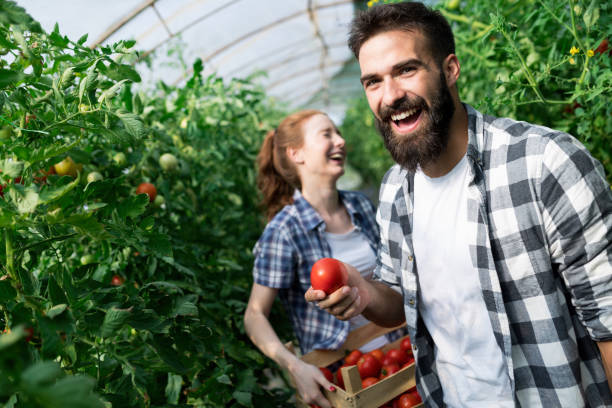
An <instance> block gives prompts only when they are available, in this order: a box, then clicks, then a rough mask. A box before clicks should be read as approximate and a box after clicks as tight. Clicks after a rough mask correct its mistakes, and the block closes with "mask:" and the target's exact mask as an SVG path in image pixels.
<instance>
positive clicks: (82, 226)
mask: <svg viewBox="0 0 612 408" xmlns="http://www.w3.org/2000/svg"><path fill="white" fill-rule="evenodd" d="M62 223H65V224H69V225H72V226H74V227H75V228H76V229H77V230H78V231H79V232H81V233H83V234H87V235H89V236H90V237H92V238H95V239H104V238H105V237H108V233H106V231H104V225H102V224H100V223H99V222H98V221H96V219H95V218H94V217H93V215H92V214H91V213H89V214H77V215H71V216H70V217H68V218H65V219H63V220H62Z"/></svg>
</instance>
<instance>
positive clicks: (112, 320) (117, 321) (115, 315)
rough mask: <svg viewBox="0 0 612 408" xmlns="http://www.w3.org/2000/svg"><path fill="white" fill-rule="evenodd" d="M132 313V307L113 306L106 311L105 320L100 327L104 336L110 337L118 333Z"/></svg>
mask: <svg viewBox="0 0 612 408" xmlns="http://www.w3.org/2000/svg"><path fill="white" fill-rule="evenodd" d="M131 314H132V309H131V308H129V309H117V308H114V307H113V308H112V309H110V310H108V311H107V312H106V316H104V322H102V327H101V328H100V335H101V336H102V337H110V336H113V335H115V334H116V333H117V331H118V330H119V329H121V327H122V326H123V325H124V324H125V323H126V322H127V320H128V319H129V318H130V316H131Z"/></svg>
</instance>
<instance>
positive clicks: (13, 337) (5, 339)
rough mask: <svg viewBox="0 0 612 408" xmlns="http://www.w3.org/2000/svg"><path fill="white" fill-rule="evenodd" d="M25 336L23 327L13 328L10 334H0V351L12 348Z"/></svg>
mask: <svg viewBox="0 0 612 408" xmlns="http://www.w3.org/2000/svg"><path fill="white" fill-rule="evenodd" d="M25 336H26V333H25V331H24V330H23V326H17V327H13V329H11V332H10V333H5V334H0V351H2V350H4V349H6V348H8V347H10V346H12V345H13V344H15V343H17V342H18V341H19V340H21V339H22V338H24V337H25Z"/></svg>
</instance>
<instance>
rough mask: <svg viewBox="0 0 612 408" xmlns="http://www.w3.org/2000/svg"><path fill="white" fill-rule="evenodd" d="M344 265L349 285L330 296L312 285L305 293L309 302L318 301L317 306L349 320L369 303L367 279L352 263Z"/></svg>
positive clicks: (341, 318) (339, 317)
mask: <svg viewBox="0 0 612 408" xmlns="http://www.w3.org/2000/svg"><path fill="white" fill-rule="evenodd" d="M344 266H345V267H346V270H347V272H348V275H349V279H348V285H347V286H343V287H341V288H340V289H338V290H336V291H335V292H333V293H330V294H329V296H327V295H326V294H325V292H323V291H322V290H314V289H313V288H312V286H311V287H310V288H309V289H308V291H306V293H305V294H304V298H305V299H306V301H307V302H316V304H317V306H319V307H320V308H321V309H323V310H325V311H326V312H328V313H330V314H332V315H334V316H336V317H337V318H338V319H340V320H348V319H350V318H352V317H355V316H357V315H359V314H361V313H362V312H363V310H364V309H365V308H366V306H367V305H368V303H369V296H368V295H369V294H368V290H367V281H366V280H365V279H364V278H363V277H362V276H361V274H360V273H359V271H358V270H357V269H355V268H354V267H352V266H351V265H348V264H344Z"/></svg>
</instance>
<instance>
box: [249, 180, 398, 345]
mask: <svg viewBox="0 0 612 408" xmlns="http://www.w3.org/2000/svg"><path fill="white" fill-rule="evenodd" d="M339 195H340V200H341V201H342V203H343V204H344V207H345V208H346V210H347V212H348V213H349V215H350V217H351V220H352V222H353V225H354V226H355V228H356V229H357V230H358V231H361V232H362V233H363V235H364V236H365V237H366V239H367V241H368V243H369V244H370V246H371V247H372V250H374V252H375V253H376V252H377V251H378V246H379V230H378V225H377V224H376V218H375V211H376V209H375V208H374V206H373V205H372V203H371V202H370V201H369V200H368V199H367V197H366V196H365V195H363V194H361V193H357V192H353V191H340V192H339ZM324 232H325V223H324V221H323V219H322V218H321V216H320V215H319V214H318V213H317V212H316V211H315V210H314V208H312V206H311V205H310V204H309V203H308V201H306V200H305V199H304V197H302V195H301V194H300V193H299V192H297V193H296V195H295V196H294V203H293V204H292V205H287V206H285V207H284V208H283V209H282V210H281V211H280V212H279V213H278V214H276V216H275V217H274V218H273V219H272V220H271V221H270V222H269V223H268V225H267V226H266V228H265V230H264V232H263V234H262V235H261V237H260V238H259V240H258V241H257V243H256V244H255V248H254V249H253V254H254V255H255V264H254V267H253V278H254V281H255V283H258V284H260V285H263V286H267V287H271V288H278V289H279V292H278V293H279V298H280V300H281V302H282V304H283V306H284V307H285V310H286V311H287V313H288V315H289V316H290V319H291V324H292V326H293V330H294V332H295V334H296V336H297V339H298V341H299V344H300V349H301V350H302V353H308V352H310V351H312V350H314V349H337V348H338V347H340V346H341V345H342V344H343V343H344V341H345V340H346V336H347V335H348V333H349V325H350V324H349V322H348V321H341V320H338V319H337V318H335V317H334V316H333V315H331V314H329V313H327V312H325V311H323V310H321V309H320V308H319V307H317V306H316V305H315V304H314V303H309V302H306V300H305V299H304V293H305V292H306V291H307V290H308V288H309V287H310V269H311V268H312V265H313V264H314V263H315V262H316V261H318V260H319V259H321V258H329V257H331V255H332V254H331V248H330V246H329V244H328V243H327V241H326V240H325V237H324ZM400 334H403V332H402V333H396V332H394V333H392V334H390V335H388V338H389V340H390V341H391V340H394V339H396V338H398V337H399V335H400Z"/></svg>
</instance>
